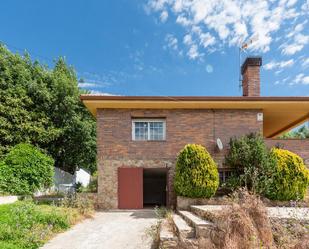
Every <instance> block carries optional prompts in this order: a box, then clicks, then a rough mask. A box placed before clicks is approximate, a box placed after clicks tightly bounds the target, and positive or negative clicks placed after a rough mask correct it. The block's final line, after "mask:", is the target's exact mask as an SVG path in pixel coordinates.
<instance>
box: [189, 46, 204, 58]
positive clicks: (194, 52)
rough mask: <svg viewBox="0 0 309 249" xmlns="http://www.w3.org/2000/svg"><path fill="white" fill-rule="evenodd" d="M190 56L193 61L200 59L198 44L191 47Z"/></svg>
mask: <svg viewBox="0 0 309 249" xmlns="http://www.w3.org/2000/svg"><path fill="white" fill-rule="evenodd" d="M188 56H189V58H190V59H192V60H194V59H196V58H198V57H200V56H201V55H200V54H199V52H198V48H197V45H196V44H193V45H192V46H191V47H190V49H189V51H188Z"/></svg>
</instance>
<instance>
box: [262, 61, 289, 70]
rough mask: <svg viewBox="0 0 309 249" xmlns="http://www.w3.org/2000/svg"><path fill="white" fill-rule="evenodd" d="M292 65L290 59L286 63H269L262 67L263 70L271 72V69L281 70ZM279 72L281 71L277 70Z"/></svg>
mask: <svg viewBox="0 0 309 249" xmlns="http://www.w3.org/2000/svg"><path fill="white" fill-rule="evenodd" d="M293 65H294V59H290V60H287V61H271V62H269V63H267V64H265V65H264V69H265V70H273V69H283V68H286V67H291V66H293ZM279 72H281V70H279Z"/></svg>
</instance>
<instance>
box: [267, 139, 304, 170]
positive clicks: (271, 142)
mask: <svg viewBox="0 0 309 249" xmlns="http://www.w3.org/2000/svg"><path fill="white" fill-rule="evenodd" d="M265 143H266V144H267V146H269V147H274V146H277V145H279V146H280V147H281V148H283V149H286V150H289V151H292V152H294V153H296V154H298V155H299V156H301V157H302V158H303V159H304V161H305V163H306V164H307V166H308V167H309V139H265Z"/></svg>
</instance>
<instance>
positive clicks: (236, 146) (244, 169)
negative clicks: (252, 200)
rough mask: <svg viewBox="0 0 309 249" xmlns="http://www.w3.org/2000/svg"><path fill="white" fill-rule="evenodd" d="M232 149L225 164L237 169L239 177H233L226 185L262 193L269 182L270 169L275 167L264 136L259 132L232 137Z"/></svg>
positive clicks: (236, 172)
mask: <svg viewBox="0 0 309 249" xmlns="http://www.w3.org/2000/svg"><path fill="white" fill-rule="evenodd" d="M229 146H230V149H229V152H228V154H227V155H226V157H225V164H226V165H227V166H229V167H231V168H233V169H234V170H235V174H236V175H237V176H238V177H233V179H231V181H228V182H227V183H226V184H225V185H226V186H231V185H232V186H233V188H236V187H247V188H248V189H249V190H251V191H253V192H256V193H262V192H263V191H264V190H265V189H266V188H267V185H268V184H269V181H270V179H269V174H268V173H269V171H270V170H271V169H272V168H273V167H274V164H275V162H274V160H273V159H272V157H271V156H270V152H269V150H268V149H267V147H266V145H265V142H264V140H263V138H262V137H261V136H260V135H259V134H255V133H251V134H249V135H246V136H243V137H240V138H232V139H231V140H230V143H229Z"/></svg>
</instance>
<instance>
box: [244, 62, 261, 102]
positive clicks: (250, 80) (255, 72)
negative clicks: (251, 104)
mask: <svg viewBox="0 0 309 249" xmlns="http://www.w3.org/2000/svg"><path fill="white" fill-rule="evenodd" d="M242 82H243V96H249V97H251V96H260V84H261V83H260V66H248V67H247V68H246V69H245V71H244V74H243V81H242Z"/></svg>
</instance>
